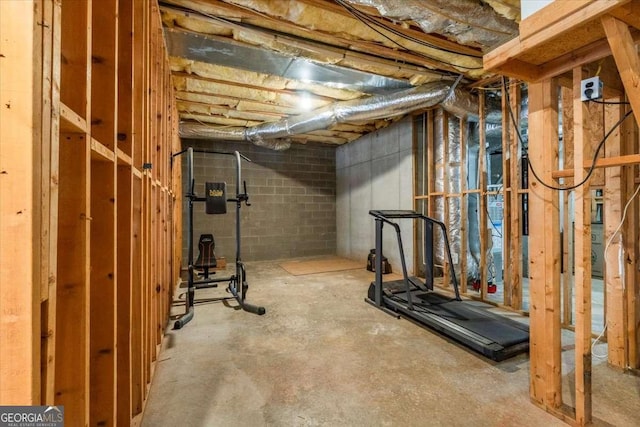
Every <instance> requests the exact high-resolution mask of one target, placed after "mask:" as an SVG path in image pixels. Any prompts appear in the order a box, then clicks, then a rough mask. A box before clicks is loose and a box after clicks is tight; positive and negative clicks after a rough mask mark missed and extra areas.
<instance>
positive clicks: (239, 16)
mask: <svg viewBox="0 0 640 427" xmlns="http://www.w3.org/2000/svg"><path fill="white" fill-rule="evenodd" d="M165 1H167V2H168V3H170V4H172V5H175V6H180V7H184V8H187V9H191V10H193V11H194V12H196V13H197V12H200V13H204V14H205V16H206V15H213V16H223V17H225V18H226V19H231V20H239V21H241V22H245V23H248V24H251V25H254V26H257V27H260V28H264V29H266V30H269V31H273V29H274V28H277V29H278V30H279V31H281V32H285V33H288V34H289V35H290V36H291V35H292V36H296V37H301V38H305V39H310V40H314V41H318V42H321V43H326V44H329V45H332V46H338V47H342V48H346V49H349V50H355V51H357V52H361V53H368V54H373V55H375V56H378V57H382V58H387V59H393V60H396V61H404V62H409V63H410V64H414V65H419V66H422V67H426V68H429V69H436V70H442V71H448V72H452V73H461V72H464V73H466V74H474V71H475V74H478V73H481V72H482V67H481V64H478V67H479V68H478V69H477V70H468V69H465V68H461V69H458V68H456V67H455V66H451V65H448V64H447V63H446V62H451V60H449V61H447V60H446V59H438V58H433V59H432V58H429V57H426V56H423V55H428V54H427V53H425V52H422V51H423V50H425V49H429V48H425V47H420V45H418V44H417V43H414V42H411V43H412V45H411V46H412V49H415V51H417V52H420V53H422V54H414V53H411V52H408V51H401V50H397V49H394V48H391V47H386V46H384V45H382V44H381V40H382V37H381V38H380V40H378V41H376V42H370V41H363V40H353V39H344V38H342V37H338V36H336V35H334V34H330V33H327V32H324V31H321V30H317V29H316V30H311V29H309V28H306V27H302V26H299V25H295V24H292V23H290V22H288V21H284V20H281V19H277V18H274V17H271V16H268V15H265V14H263V13H260V12H256V11H253V10H250V9H246V8H241V7H238V6H233V5H230V4H227V3H223V2H218V1H215V2H214V1H204V0H165ZM228 25H236V26H238V27H239V28H244V27H242V26H241V25H239V24H233V23H230V24H228ZM385 41H386V39H385ZM432 50H434V51H435V50H437V49H432ZM449 55H451V54H449ZM443 61H444V62H443ZM478 61H479V62H480V61H481V59H480V58H479V59H478Z"/></svg>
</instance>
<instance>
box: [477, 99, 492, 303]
mask: <svg viewBox="0 0 640 427" xmlns="http://www.w3.org/2000/svg"><path fill="white" fill-rule="evenodd" d="M478 102H479V104H480V112H479V114H480V137H479V139H480V150H479V151H478V158H479V162H478V164H479V169H480V181H479V190H480V192H479V193H478V197H479V200H478V211H479V216H480V221H479V223H480V225H479V227H480V285H481V288H480V297H481V298H482V299H483V300H485V299H487V284H488V269H487V252H488V250H489V243H488V238H489V236H488V235H487V234H488V233H487V140H486V129H487V127H486V121H485V119H486V117H485V97H484V92H482V91H481V92H480V96H479V100H478Z"/></svg>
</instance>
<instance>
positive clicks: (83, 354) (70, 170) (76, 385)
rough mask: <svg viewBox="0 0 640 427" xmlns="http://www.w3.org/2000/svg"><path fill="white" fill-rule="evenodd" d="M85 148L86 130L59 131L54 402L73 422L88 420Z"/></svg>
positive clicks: (85, 422) (86, 174)
mask: <svg viewBox="0 0 640 427" xmlns="http://www.w3.org/2000/svg"><path fill="white" fill-rule="evenodd" d="M89 150H90V149H89V142H88V141H87V136H86V135H85V134H61V135H60V183H59V189H60V190H59V199H60V213H59V218H58V229H59V237H58V272H57V275H58V286H57V297H56V298H57V314H56V346H57V347H58V349H65V351H64V356H61V355H60V356H59V357H57V358H56V380H55V384H56V388H55V404H56V405H64V408H65V414H67V415H66V416H67V417H68V418H67V419H68V420H73V421H71V423H70V425H73V426H76V425H77V426H84V425H87V424H88V423H89V342H88V341H89V311H90V306H89V268H90V267H89V246H90V234H89V226H90V222H91V213H90V186H89V183H90V180H89V157H90V153H89Z"/></svg>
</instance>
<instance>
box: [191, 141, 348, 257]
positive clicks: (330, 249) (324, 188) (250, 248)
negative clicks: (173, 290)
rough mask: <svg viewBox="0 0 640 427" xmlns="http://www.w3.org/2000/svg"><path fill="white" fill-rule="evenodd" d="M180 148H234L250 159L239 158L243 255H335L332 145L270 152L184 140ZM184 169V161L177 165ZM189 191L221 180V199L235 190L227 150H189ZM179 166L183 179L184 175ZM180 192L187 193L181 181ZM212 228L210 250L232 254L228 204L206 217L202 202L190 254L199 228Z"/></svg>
mask: <svg viewBox="0 0 640 427" xmlns="http://www.w3.org/2000/svg"><path fill="white" fill-rule="evenodd" d="M183 146H184V147H187V146H193V147H194V148H197V147H199V148H206V149H211V150H217V151H223V152H233V151H234V150H237V151H239V152H240V153H242V154H244V155H245V156H247V157H248V158H250V159H251V160H252V162H251V163H249V162H246V161H243V162H242V178H243V180H245V181H246V182H247V190H248V193H249V203H251V206H248V207H247V206H244V204H243V206H242V208H241V224H242V230H241V233H242V259H243V260H245V261H260V260H273V259H285V258H294V257H304V256H315V255H326V254H335V253H336V167H335V148H333V147H330V146H313V145H305V146H302V145H292V147H291V148H290V149H289V150H286V151H273V150H270V149H266V148H261V147H257V146H255V145H253V144H251V143H230V142H212V141H200V140H187V141H183ZM183 164H184V165H185V166H184V167H185V168H186V159H185V161H184V163H183ZM194 166H195V167H194V170H195V178H196V193H197V194H198V195H202V196H203V195H204V184H205V182H207V181H209V182H221V181H224V182H226V183H227V198H232V197H234V195H235V160H234V158H233V157H232V156H224V155H213V154H199V153H195V154H194ZM186 176H187V173H186V169H184V170H183V177H184V178H185V181H186ZM184 185H185V187H184V188H185V193H186V183H184ZM184 206H185V210H184V212H185V214H184V227H185V228H184V230H185V238H184V239H183V255H184V260H185V261H184V264H185V265H186V260H187V245H186V232H187V223H186V219H187V210H186V206H187V205H186V203H184ZM204 233H212V234H213V235H214V238H215V242H216V248H215V252H216V255H217V256H224V257H226V258H227V262H233V260H234V259H235V203H228V204H227V214H225V215H206V214H205V212H204V203H197V204H196V205H195V210H194V258H195V257H197V256H198V249H197V241H198V238H199V236H200V234H204Z"/></svg>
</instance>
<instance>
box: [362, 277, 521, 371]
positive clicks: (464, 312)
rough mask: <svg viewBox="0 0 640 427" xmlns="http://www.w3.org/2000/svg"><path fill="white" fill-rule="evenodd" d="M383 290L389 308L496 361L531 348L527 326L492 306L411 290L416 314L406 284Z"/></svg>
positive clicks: (399, 282) (388, 285)
mask: <svg viewBox="0 0 640 427" xmlns="http://www.w3.org/2000/svg"><path fill="white" fill-rule="evenodd" d="M372 288H373V285H372ZM383 289H384V290H385V296H384V298H383V299H384V304H385V305H386V306H387V307H389V308H391V309H393V310H395V311H397V312H400V313H402V314H403V315H405V316H407V317H411V318H413V319H414V320H416V321H418V322H420V323H422V324H424V325H425V326H428V327H431V328H434V329H436V330H438V331H440V332H441V333H443V334H445V335H448V336H450V337H452V338H454V339H456V340H459V341H461V342H463V343H464V344H466V345H468V346H470V347H472V348H474V349H476V350H478V351H481V352H482V353H483V354H485V355H486V356H488V357H490V358H492V359H494V360H502V359H504V358H506V357H509V356H512V355H515V354H517V353H520V352H522V351H526V350H527V348H528V343H529V327H528V325H526V324H523V323H519V322H516V321H515V320H512V319H509V318H507V317H504V316H501V315H499V314H496V313H493V312H491V311H489V309H491V308H493V306H491V305H488V304H484V303H481V302H476V301H470V300H466V301H458V300H455V299H453V298H451V297H447V296H444V295H441V294H438V293H436V292H425V291H423V290H421V289H418V288H416V287H415V286H411V291H410V292H409V294H410V295H411V302H412V303H413V310H409V309H408V301H407V292H406V286H405V284H404V281H403V280H396V281H391V282H385V283H384V286H383ZM371 290H373V289H371Z"/></svg>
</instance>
